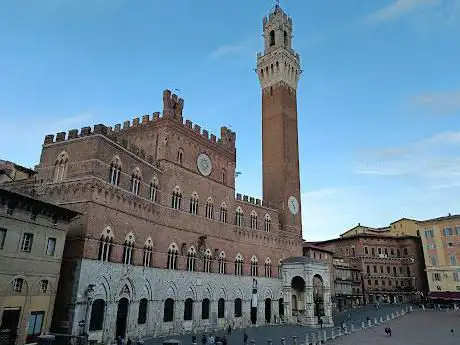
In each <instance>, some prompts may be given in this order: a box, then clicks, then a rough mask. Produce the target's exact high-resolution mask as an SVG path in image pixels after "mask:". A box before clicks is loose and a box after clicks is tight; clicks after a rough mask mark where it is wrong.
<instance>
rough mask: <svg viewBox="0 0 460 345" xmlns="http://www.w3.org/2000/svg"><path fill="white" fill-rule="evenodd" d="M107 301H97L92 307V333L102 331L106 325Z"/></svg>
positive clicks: (90, 328)
mask: <svg viewBox="0 0 460 345" xmlns="http://www.w3.org/2000/svg"><path fill="white" fill-rule="evenodd" d="M104 314H105V301H104V300H102V299H97V300H95V301H94V302H93V304H92V305H91V318H90V321H89V330H90V331H101V330H102V326H103V324H104Z"/></svg>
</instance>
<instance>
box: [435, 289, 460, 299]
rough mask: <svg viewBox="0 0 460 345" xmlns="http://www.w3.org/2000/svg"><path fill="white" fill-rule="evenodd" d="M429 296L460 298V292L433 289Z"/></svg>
mask: <svg viewBox="0 0 460 345" xmlns="http://www.w3.org/2000/svg"><path fill="white" fill-rule="evenodd" d="M428 297H429V298H439V299H448V300H460V292H453V291H433V292H430V293H429V294H428Z"/></svg>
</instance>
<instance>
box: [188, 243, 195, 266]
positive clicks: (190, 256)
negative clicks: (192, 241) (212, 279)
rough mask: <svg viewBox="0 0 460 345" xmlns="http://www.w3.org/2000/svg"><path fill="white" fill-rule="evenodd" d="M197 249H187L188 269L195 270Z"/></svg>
mask: <svg viewBox="0 0 460 345" xmlns="http://www.w3.org/2000/svg"><path fill="white" fill-rule="evenodd" d="M195 264H196V250H195V247H190V248H189V250H188V251H187V271H191V272H193V271H195Z"/></svg>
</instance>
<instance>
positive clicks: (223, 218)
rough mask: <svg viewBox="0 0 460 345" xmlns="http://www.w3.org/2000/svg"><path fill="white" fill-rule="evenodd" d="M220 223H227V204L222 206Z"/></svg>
mask: <svg viewBox="0 0 460 345" xmlns="http://www.w3.org/2000/svg"><path fill="white" fill-rule="evenodd" d="M219 221H221V222H222V223H227V205H225V202H223V203H222V205H221V206H220V212H219Z"/></svg>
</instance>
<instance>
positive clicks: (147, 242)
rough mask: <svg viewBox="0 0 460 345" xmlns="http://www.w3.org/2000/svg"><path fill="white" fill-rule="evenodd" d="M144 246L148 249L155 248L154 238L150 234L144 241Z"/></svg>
mask: <svg viewBox="0 0 460 345" xmlns="http://www.w3.org/2000/svg"><path fill="white" fill-rule="evenodd" d="M144 248H146V249H153V241H152V238H151V237H150V236H149V237H147V239H146V240H145V242H144Z"/></svg>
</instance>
